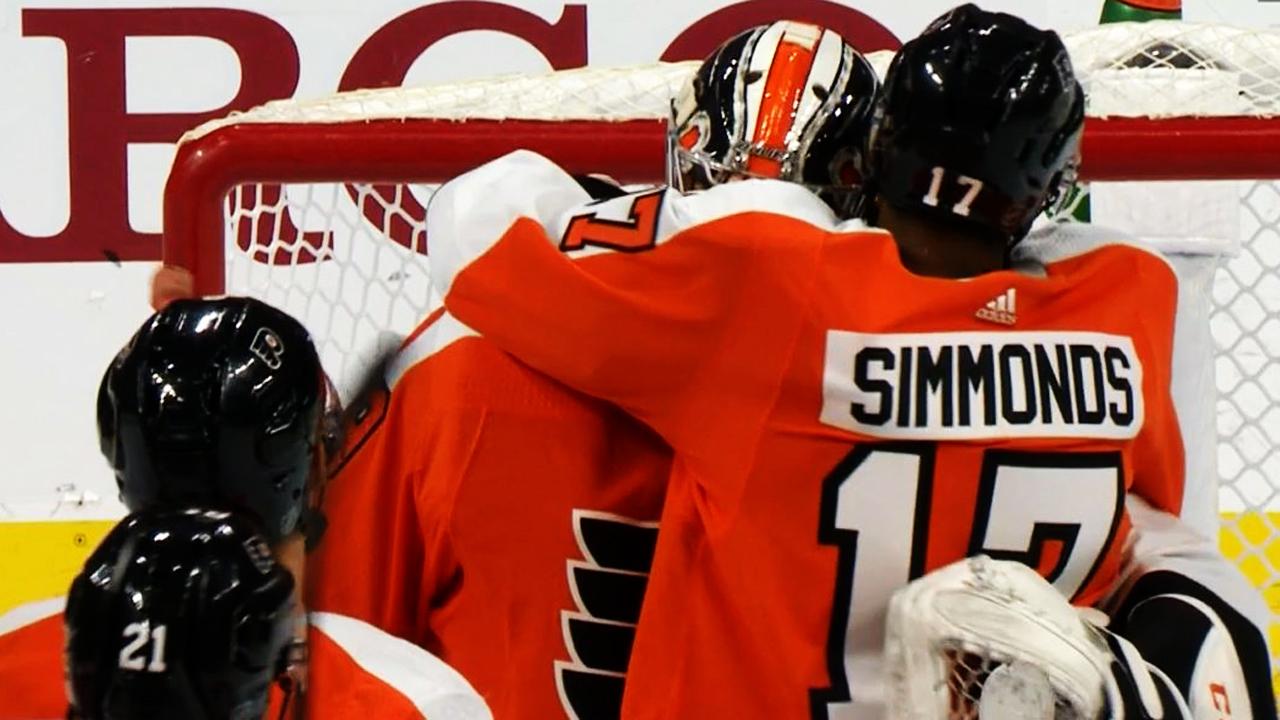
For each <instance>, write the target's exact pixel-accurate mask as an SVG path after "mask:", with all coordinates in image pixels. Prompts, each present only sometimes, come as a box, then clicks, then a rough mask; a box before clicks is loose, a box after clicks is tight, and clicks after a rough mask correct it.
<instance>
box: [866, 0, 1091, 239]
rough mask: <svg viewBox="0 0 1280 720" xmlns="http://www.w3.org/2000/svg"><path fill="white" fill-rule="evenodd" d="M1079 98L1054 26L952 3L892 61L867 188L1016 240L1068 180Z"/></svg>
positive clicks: (893, 201)
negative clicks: (1048, 27)
mask: <svg viewBox="0 0 1280 720" xmlns="http://www.w3.org/2000/svg"><path fill="white" fill-rule="evenodd" d="M1084 101H1085V98H1084V91H1083V90H1082V89H1081V87H1080V84H1079V83H1078V82H1076V78H1075V75H1074V73H1073V71H1072V68H1071V58H1070V57H1069V56H1068V54H1067V49H1066V47H1065V46H1064V45H1063V44H1062V39H1061V38H1060V37H1058V35H1057V33H1054V32H1052V31H1049V30H1039V29H1037V28H1035V27H1032V26H1031V25H1028V24H1027V23H1026V22H1024V21H1022V20H1020V19H1018V18H1016V17H1014V16H1012V15H1006V14H1004V13H993V12H986V11H983V10H980V9H979V8H977V7H976V6H974V5H964V6H961V7H959V8H956V9H955V10H952V11H951V12H949V13H947V14H946V15H944V16H942V17H941V18H939V19H938V20H936V21H934V23H933V24H932V25H930V26H929V27H928V28H927V29H926V30H925V31H924V32H923V33H921V34H920V36H919V37H917V38H916V39H914V40H912V41H910V42H908V43H907V44H906V45H904V46H903V48H902V50H900V51H899V52H898V54H897V56H896V57H895V58H894V59H893V63H892V64H891V65H890V66H889V71H888V73H887V74H886V75H885V82H884V91H883V93H882V95H881V98H880V102H879V105H878V106H877V108H876V124H875V128H874V129H873V130H872V135H871V144H870V148H869V150H868V161H869V164H870V168H869V178H868V186H869V187H868V191H869V192H874V193H875V194H876V195H877V196H879V197H880V198H882V199H883V200H884V201H885V202H887V203H889V204H890V205H892V206H894V207H896V208H899V209H901V210H904V211H909V212H912V213H918V214H923V215H926V216H928V217H932V218H935V219H938V220H941V221H943V222H947V223H952V224H956V225H960V226H964V227H966V228H969V229H977V230H980V231H983V232H987V233H990V234H992V235H993V236H995V237H997V238H998V239H999V240H1000V241H1002V242H1005V243H1007V244H1012V243H1015V242H1017V241H1019V240H1021V239H1022V237H1023V236H1025V235H1026V234H1027V231H1028V230H1029V229H1030V227H1031V223H1032V221H1033V220H1034V219H1035V217H1036V216H1037V215H1039V214H1040V212H1041V211H1042V210H1044V209H1045V207H1046V206H1047V205H1049V204H1050V203H1052V202H1053V201H1054V200H1055V199H1056V198H1058V197H1060V196H1062V195H1063V194H1064V190H1065V189H1066V188H1067V187H1068V186H1069V185H1070V183H1071V182H1072V181H1073V180H1074V177H1075V165H1076V162H1077V155H1078V152H1079V145H1080V134H1081V131H1082V130H1083V128H1084Z"/></svg>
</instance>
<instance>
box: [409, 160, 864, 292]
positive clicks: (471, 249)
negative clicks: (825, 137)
mask: <svg viewBox="0 0 1280 720" xmlns="http://www.w3.org/2000/svg"><path fill="white" fill-rule="evenodd" d="M649 193H650V194H651V193H652V191H649ZM635 199H636V195H623V196H621V197H618V198H614V199H611V200H607V201H605V202H593V201H592V199H591V197H590V196H589V195H588V194H587V192H586V191H585V190H583V189H582V188H581V187H580V186H579V185H578V183H577V181H576V180H574V179H573V177H572V176H570V175H569V174H568V173H566V172H565V171H564V170H561V169H560V168H559V167H557V166H556V165H555V163H553V162H551V161H550V160H548V159H547V158H545V157H543V156H541V155H538V154H537V153H534V152H530V151H528V150H517V151H515V152H513V153H510V154H508V155H505V156H503V157H500V158H498V159H497V160H493V161H492V162H489V163H486V164H485V165H481V166H480V167H478V168H476V169H475V170H472V171H471V172H468V173H465V174H463V175H459V176H458V177H456V178H454V179H453V180H451V181H449V182H448V183H445V184H444V185H443V186H442V187H441V188H440V189H439V190H437V191H436V193H435V195H433V196H432V198H431V204H430V205H429V206H428V208H427V238H428V243H429V244H430V248H431V275H432V280H433V282H434V287H435V290H436V291H437V292H439V293H441V295H443V296H447V295H448V294H449V290H450V288H452V286H453V281H454V278H456V277H457V275H458V273H460V272H462V271H463V269H465V268H466V267H467V266H468V265H469V264H471V263H472V262H474V261H475V260H476V259H477V258H479V257H480V256H482V255H484V254H485V253H486V252H488V251H489V250H490V249H491V248H493V247H494V246H495V245H497V244H498V243H499V242H500V241H501V240H502V238H503V236H504V235H505V234H506V233H507V231H508V230H509V229H510V228H511V226H512V225H513V224H514V223H515V222H516V221H517V220H519V219H520V218H528V219H531V220H533V221H535V222H537V223H539V224H540V225H541V226H542V228H543V229H544V231H545V232H546V233H547V241H548V242H550V243H552V244H557V245H558V243H559V242H560V239H561V238H562V237H563V236H564V234H565V231H566V229H567V228H568V227H569V224H570V223H571V222H572V221H573V219H574V218H576V217H581V216H584V215H591V216H593V217H596V218H599V219H600V220H603V221H613V222H625V221H626V219H627V218H628V217H630V215H631V211H632V208H633V205H634V203H635ZM659 207H660V209H659V211H658V212H659V216H658V221H657V225H656V227H657V231H656V237H655V238H654V240H655V243H656V244H658V245H661V244H662V243H664V242H666V241H667V240H669V239H670V238H671V237H673V236H674V235H676V234H678V233H681V232H682V231H684V230H687V229H688V228H690V227H692V226H695V225H700V224H703V223H707V222H712V221H714V220H719V219H721V218H725V217H729V216H731V215H737V214H742V213H752V212H758V213H769V214H771V215H779V216H783V217H789V218H792V219H794V220H799V221H801V222H805V223H808V224H810V225H813V226H815V227H818V228H821V229H823V230H827V231H846V232H848V231H865V230H866V229H865V227H864V226H861V224H860V223H852V224H850V223H845V225H843V226H842V225H841V224H840V222H839V220H838V219H837V218H836V217H835V214H834V213H833V212H832V210H831V208H830V207H829V206H828V205H827V204H826V203H825V202H823V201H822V200H821V199H820V198H819V197H818V196H817V195H814V194H813V193H812V192H810V191H809V190H807V189H806V188H804V187H803V186H801V185H797V184H795V183H789V182H783V181H780V180H744V181H741V182H733V183H727V184H724V185H717V186H716V187H713V188H711V189H710V190H705V191H702V192H696V193H691V194H688V195H684V194H681V193H679V192H677V191H674V190H670V189H668V190H666V191H665V193H664V195H663V198H662V202H661V204H660V206H659ZM608 252H614V251H613V250H610V249H608V248H605V247H598V246H594V245H592V246H587V247H585V248H582V249H579V250H574V251H571V252H569V253H567V254H568V255H569V256H570V257H572V258H574V259H575V260H576V259H579V258H582V257H588V256H591V255H595V254H600V253H608Z"/></svg>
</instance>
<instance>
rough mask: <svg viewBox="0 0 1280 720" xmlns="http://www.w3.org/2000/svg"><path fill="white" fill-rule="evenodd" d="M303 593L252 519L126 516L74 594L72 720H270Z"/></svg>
mask: <svg viewBox="0 0 1280 720" xmlns="http://www.w3.org/2000/svg"><path fill="white" fill-rule="evenodd" d="M293 591H294V579H293V576H292V575H291V574H290V573H289V571H288V570H286V569H285V568H283V567H281V566H280V565H278V564H277V563H276V561H275V560H274V559H273V558H272V555H271V551H270V550H269V549H268V547H267V545H266V541H265V539H264V538H263V537H262V536H261V535H260V534H258V528H257V523H256V522H255V521H253V520H252V519H251V518H249V517H248V516H246V515H241V514H236V513H227V512H222V511H211V510H200V509H185V510H148V511H145V512H142V513H135V514H133V515H130V516H128V517H126V518H125V519H124V520H122V521H121V522H120V524H118V525H116V526H115V528H113V529H112V530H111V532H110V533H108V534H107V537H106V538H105V539H104V540H103V541H102V544H101V545H99V546H98V548H97V550H95V551H94V552H93V554H92V555H91V556H90V557H89V559H88V561H86V562H85V565H84V569H83V570H81V572H80V574H79V575H78V576H77V577H76V578H75V580H74V581H72V584H71V590H70V592H69V593H68V596H67V606H66V610H65V612H64V614H63V620H64V623H65V630H66V657H65V663H66V671H67V690H68V693H69V696H70V701H71V712H70V717H73V718H76V719H77V720H161V719H164V720H169V719H170V718H182V719H183V720H233V719H234V720H249V719H250V718H252V720H260V718H262V717H263V713H264V712H265V710H266V707H267V701H268V694H269V690H270V687H271V683H272V682H273V681H274V680H275V679H276V678H277V677H279V676H281V675H282V674H283V673H284V671H285V670H286V669H287V668H286V663H287V662H288V661H289V660H288V659H289V658H290V657H291V655H292V653H291V649H292V647H293V643H292V641H293V639H294V635H295V630H296V627H297V623H298V618H297V615H296V611H295V604H294V600H293Z"/></svg>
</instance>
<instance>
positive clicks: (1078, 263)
mask: <svg viewBox="0 0 1280 720" xmlns="http://www.w3.org/2000/svg"><path fill="white" fill-rule="evenodd" d="M1013 261H1014V263H1015V265H1022V266H1028V265H1032V266H1034V265H1038V266H1041V267H1044V268H1053V267H1055V266H1059V267H1065V266H1071V267H1077V268H1083V269H1084V270H1086V271H1088V272H1090V273H1093V274H1099V273H1100V274H1104V275H1107V276H1115V277H1117V278H1120V277H1123V278H1126V283H1127V284H1129V285H1131V286H1136V287H1144V288H1145V287H1150V286H1152V285H1158V286H1168V287H1172V288H1175V289H1176V287H1177V274H1176V272H1175V271H1174V267H1173V264H1172V263H1170V262H1169V260H1168V258H1166V257H1165V256H1164V255H1163V254H1162V253H1161V252H1160V251H1159V250H1158V249H1156V248H1155V247H1153V246H1151V245H1148V244H1147V243H1144V242H1143V241H1141V240H1139V239H1138V238H1135V237H1133V236H1132V235H1129V234H1128V233H1126V232H1124V231H1122V230H1116V229H1114V228H1108V227H1104V226H1099V225H1093V224H1089V223H1053V224H1050V225H1046V226H1044V227H1042V228H1038V229H1036V230H1034V231H1032V232H1031V233H1030V234H1029V235H1028V236H1027V237H1026V238H1025V239H1024V240H1023V241H1022V242H1021V243H1019V244H1018V245H1017V246H1016V247H1015V248H1014V250H1013Z"/></svg>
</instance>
